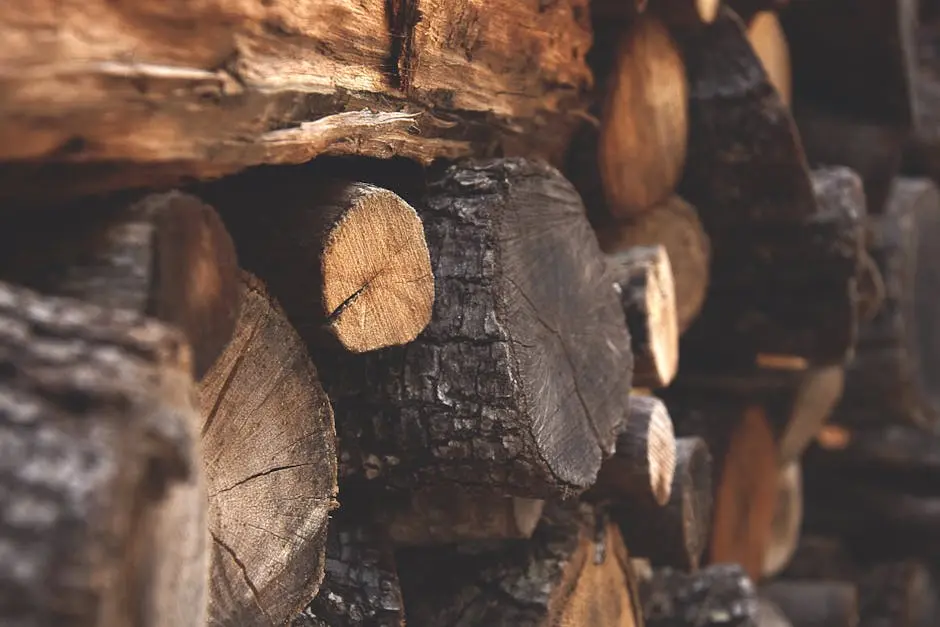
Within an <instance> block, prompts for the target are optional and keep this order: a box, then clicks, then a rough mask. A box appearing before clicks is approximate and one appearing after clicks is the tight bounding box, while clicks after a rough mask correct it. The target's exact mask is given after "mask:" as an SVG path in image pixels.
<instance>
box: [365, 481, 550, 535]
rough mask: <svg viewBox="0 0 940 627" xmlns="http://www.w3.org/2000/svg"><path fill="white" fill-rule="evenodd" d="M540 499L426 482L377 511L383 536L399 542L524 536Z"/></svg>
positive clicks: (535, 517)
mask: <svg viewBox="0 0 940 627" xmlns="http://www.w3.org/2000/svg"><path fill="white" fill-rule="evenodd" d="M544 506H545V501H540V500H538V499H526V498H520V497H514V496H503V495H500V494H486V493H469V492H467V491H465V490H460V489H454V488H453V487H450V486H447V487H444V488H430V489H426V490H419V491H417V492H413V493H411V494H410V495H409V497H408V498H406V499H405V501H404V503H402V504H401V505H400V506H398V507H394V508H390V509H392V511H390V512H388V511H387V512H384V513H382V514H380V518H381V519H384V522H385V524H386V526H387V530H388V536H389V539H390V540H391V541H392V542H394V543H395V544H396V545H400V546H422V545H435V544H453V543H457V542H473V541H478V540H509V539H514V538H528V537H530V536H531V535H532V532H533V531H535V526H536V525H537V524H538V522H539V519H540V518H541V516H542V510H543V508H544Z"/></svg>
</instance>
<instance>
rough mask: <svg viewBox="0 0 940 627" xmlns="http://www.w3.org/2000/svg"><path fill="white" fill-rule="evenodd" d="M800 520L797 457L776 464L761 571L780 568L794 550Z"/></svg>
mask: <svg viewBox="0 0 940 627" xmlns="http://www.w3.org/2000/svg"><path fill="white" fill-rule="evenodd" d="M802 524H803V473H802V469H801V467H800V462H799V460H796V461H791V462H789V463H788V464H787V465H785V466H783V467H781V468H780V471H779V473H778V475H777V504H776V506H775V507H774V519H773V524H772V527H771V537H770V542H769V543H768V544H767V549H766V550H765V551H764V560H763V565H762V567H761V574H762V575H763V576H765V577H772V576H774V575H776V574H777V573H779V572H780V571H781V570H783V569H784V568H785V567H786V565H787V562H789V561H790V558H791V557H792V556H793V552H794V551H796V547H797V545H798V544H799V541H800V527H801V526H802Z"/></svg>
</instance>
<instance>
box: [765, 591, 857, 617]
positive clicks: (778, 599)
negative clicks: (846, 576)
mask: <svg viewBox="0 0 940 627" xmlns="http://www.w3.org/2000/svg"><path fill="white" fill-rule="evenodd" d="M760 593H761V596H763V597H766V598H768V599H770V600H771V601H773V602H774V603H775V604H776V605H777V606H778V607H779V608H780V609H781V610H783V613H784V614H785V615H786V617H787V618H788V619H790V622H791V623H792V624H793V627H857V625H858V602H859V598H858V590H857V588H856V587H855V586H854V585H853V584H849V583H844V582H837V581H825V580H820V581H812V580H804V581H775V582H773V583H771V584H768V585H766V586H761V589H760Z"/></svg>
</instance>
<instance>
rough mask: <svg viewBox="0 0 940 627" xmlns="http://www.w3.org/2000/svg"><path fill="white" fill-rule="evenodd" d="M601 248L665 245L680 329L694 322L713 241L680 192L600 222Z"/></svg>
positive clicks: (613, 250) (704, 289)
mask: <svg viewBox="0 0 940 627" xmlns="http://www.w3.org/2000/svg"><path fill="white" fill-rule="evenodd" d="M597 238H598V241H599V242H600V246H601V250H603V251H604V252H606V253H610V254H615V253H619V252H626V251H629V250H630V249H631V248H633V247H637V246H663V247H664V248H665V249H666V254H667V256H668V257H669V263H670V266H671V267H672V274H673V278H674V283H675V293H676V317H677V318H678V325H679V333H684V332H685V330H686V329H688V328H689V326H690V325H691V324H692V322H693V321H694V320H695V318H696V316H698V313H699V311H700V310H701V308H702V304H703V303H704V302H705V294H706V292H707V291H708V285H709V265H710V263H711V242H710V240H709V238H708V235H706V234H705V230H704V229H703V228H702V223H701V221H700V220H699V218H698V213H697V212H696V210H695V208H694V207H693V206H692V205H690V204H689V203H687V202H685V201H684V200H682V199H681V198H679V197H678V196H673V197H671V198H670V199H669V200H667V201H666V202H665V203H663V204H661V205H659V206H657V207H655V208H653V209H651V210H649V211H647V212H645V213H643V214H642V215H639V216H635V217H634V218H632V219H630V220H627V221H624V222H620V223H614V222H609V221H608V222H605V223H602V224H601V225H599V226H598V231H597Z"/></svg>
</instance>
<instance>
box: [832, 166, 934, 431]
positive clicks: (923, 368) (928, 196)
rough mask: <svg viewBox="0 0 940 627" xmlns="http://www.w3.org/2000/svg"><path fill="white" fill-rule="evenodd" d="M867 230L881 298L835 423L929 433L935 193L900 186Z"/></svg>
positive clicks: (912, 182) (917, 182)
mask: <svg viewBox="0 0 940 627" xmlns="http://www.w3.org/2000/svg"><path fill="white" fill-rule="evenodd" d="M870 230H871V234H872V235H871V241H870V244H869V253H870V254H871V256H872V258H873V259H874V261H875V263H876V264H877V265H878V267H879V269H880V271H881V276H882V277H883V279H884V287H885V292H884V293H885V297H884V301H883V303H882V306H881V309H880V311H879V312H878V313H877V314H876V315H875V317H874V318H873V319H872V320H871V321H870V322H868V323H866V324H865V325H864V326H862V328H861V330H860V337H859V343H858V347H857V349H856V355H855V359H853V360H852V362H851V363H850V364H849V365H848V367H847V369H846V382H845V393H844V395H843V399H842V402H841V403H840V404H839V406H838V408H837V409H836V415H835V419H836V420H837V421H839V422H845V423H850V424H859V423H866V422H868V423H871V422H880V423H886V422H907V423H913V424H920V425H934V424H936V423H937V422H938V420H940V323H938V320H940V312H938V311H937V308H938V302H940V301H938V300H937V298H936V294H937V289H938V287H940V274H938V270H937V268H938V265H937V263H938V261H937V259H935V258H936V257H937V255H940V192H938V190H937V188H936V186H934V185H933V184H932V183H931V182H929V181H927V180H924V179H897V180H896V181H895V185H894V188H893V191H892V195H891V198H890V200H889V203H888V207H887V210H886V212H885V213H884V215H882V216H878V217H877V218H875V219H873V220H872V222H871V225H870Z"/></svg>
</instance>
